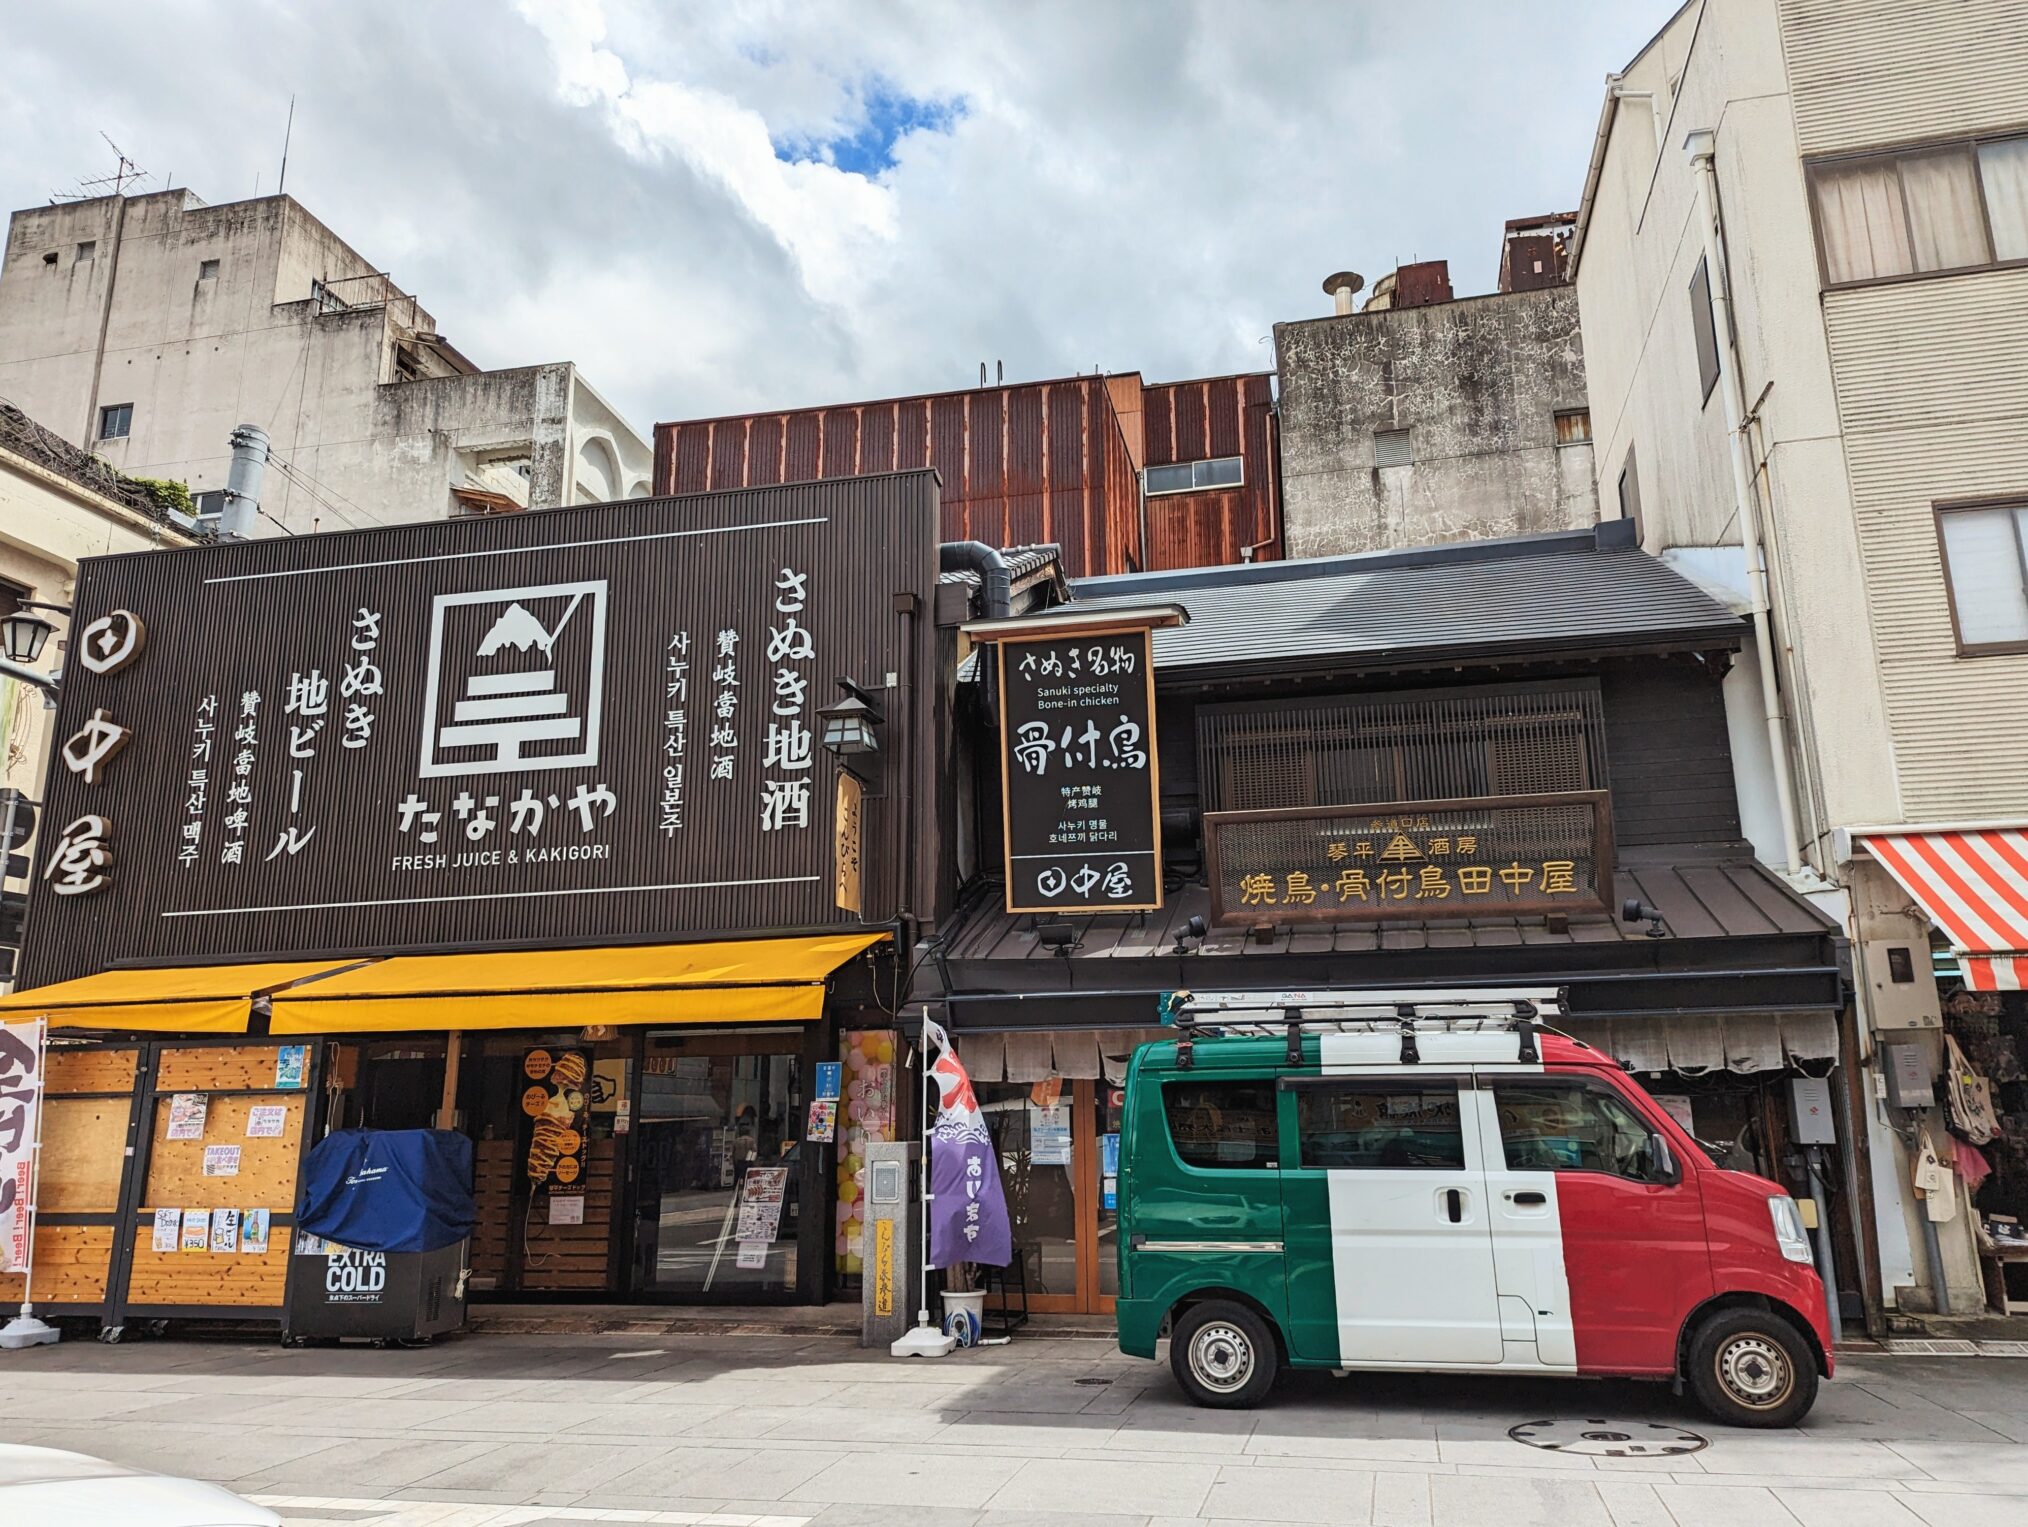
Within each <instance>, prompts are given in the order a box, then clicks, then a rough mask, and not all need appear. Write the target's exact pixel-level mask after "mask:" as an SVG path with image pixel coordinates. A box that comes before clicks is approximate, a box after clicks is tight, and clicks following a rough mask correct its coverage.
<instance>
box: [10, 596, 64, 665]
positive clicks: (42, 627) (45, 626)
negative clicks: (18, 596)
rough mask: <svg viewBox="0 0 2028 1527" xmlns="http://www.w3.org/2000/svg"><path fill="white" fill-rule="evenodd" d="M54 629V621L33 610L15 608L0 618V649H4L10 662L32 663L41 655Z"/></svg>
mask: <svg viewBox="0 0 2028 1527" xmlns="http://www.w3.org/2000/svg"><path fill="white" fill-rule="evenodd" d="M55 630H56V624H55V622H53V621H51V620H48V619H46V618H45V617H43V616H41V615H38V614H36V613H35V612H34V611H33V610H30V609H26V608H23V609H17V610H16V611H14V613H13V614H11V615H9V616H7V617H6V618H5V619H0V649H4V650H5V651H6V653H7V657H8V660H9V661H10V662H16V663H32V662H34V661H35V660H36V659H37V658H39V657H41V656H42V649H43V647H44V646H45V645H46V644H47V643H48V641H49V638H50V635H51V634H52V633H53V632H54V631H55Z"/></svg>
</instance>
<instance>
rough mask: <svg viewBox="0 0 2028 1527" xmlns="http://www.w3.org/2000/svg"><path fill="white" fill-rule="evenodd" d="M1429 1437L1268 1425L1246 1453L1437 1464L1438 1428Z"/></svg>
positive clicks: (1254, 1435)
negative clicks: (1291, 1430)
mask: <svg viewBox="0 0 2028 1527" xmlns="http://www.w3.org/2000/svg"><path fill="white" fill-rule="evenodd" d="M1429 1430H1430V1435H1429V1436H1426V1437H1399V1436H1394V1437H1389V1436H1380V1437H1376V1436H1371V1435H1367V1433H1366V1428H1364V1427H1357V1426H1355V1427H1347V1428H1345V1429H1344V1430H1343V1431H1342V1432H1340V1433H1337V1434H1327V1433H1323V1432H1319V1433H1315V1434H1309V1433H1301V1434H1295V1433H1289V1432H1285V1431H1281V1430H1279V1429H1278V1430H1275V1431H1272V1432H1270V1431H1269V1430H1268V1429H1267V1427H1266V1426H1265V1425H1263V1426H1262V1427H1261V1429H1260V1430H1258V1431H1256V1432H1255V1433H1254V1434H1253V1436H1251V1437H1249V1438H1248V1439H1247V1443H1246V1453H1247V1455H1248V1456H1249V1457H1253V1458H1263V1459H1266V1458H1275V1459H1304V1458H1308V1459H1317V1460H1320V1461H1321V1460H1324V1459H1341V1460H1345V1461H1349V1462H1392V1463H1431V1464H1433V1463H1438V1462H1440V1461H1441V1460H1440V1459H1439V1457H1438V1455H1437V1441H1436V1436H1435V1428H1433V1427H1432V1428H1430V1429H1429Z"/></svg>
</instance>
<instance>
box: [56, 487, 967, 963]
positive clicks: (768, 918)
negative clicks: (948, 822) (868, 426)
mask: <svg viewBox="0 0 2028 1527" xmlns="http://www.w3.org/2000/svg"><path fill="white" fill-rule="evenodd" d="M875 509H878V511H879V512H878V513H875V512H874V510H875ZM936 513H937V501H936V486H935V482H934V479H933V478H932V477H931V476H930V474H928V473H915V474H906V475H905V476H902V477H898V478H893V479H884V480H882V481H881V482H880V483H878V484H869V483H868V482H866V481H860V480H844V481H839V482H833V483H809V484H797V485H792V486H789V487H779V488H770V489H761V490H755V491H754V492H750V493H745V494H740V495H736V496H732V495H728V496H717V495H697V496H693V497H690V498H684V499H678V500H642V501H634V502H629V503H624V504H605V505H585V506H580V507H572V508H564V509H556V510H550V511H544V512H543V513H541V514H527V515H515V516H500V517H493V518H486V519H470V520H451V521H448V522H436V523H424V524H406V525H391V526H385V527H380V528H376V529H371V530H363V531H357V532H348V533H341V534H332V535H319V536H299V537H295V538H287V537H281V538H275V539H263V540H255V541H248V542H238V543H223V544H219V545H213V546H200V547H195V548H191V549H187V550H179V551H164V552H145V553H135V554H130V555H124V556H110V557H95V558H88V559H85V560H84V561H83V562H82V563H81V565H80V572H79V576H78V586H77V599H76V607H77V611H78V615H77V619H78V620H79V622H80V623H81V624H82V625H84V626H87V627H91V628H98V627H100V626H105V627H106V635H105V638H104V639H105V641H106V642H108V643H110V644H111V645H110V646H108V648H107V650H108V652H109V653H111V652H117V651H124V652H125V653H126V654H127V657H126V660H125V661H123V662H121V663H119V664H117V665H114V664H111V663H108V664H105V665H102V666H100V667H96V668H95V667H93V666H92V665H89V664H83V663H80V664H79V665H78V667H77V668H76V669H75V671H74V672H72V673H71V674H70V676H69V678H68V679H67V681H66V683H65V685H64V688H63V693H62V697H61V702H60V710H59V716H58V721H57V733H58V736H59V738H61V739H64V740H63V741H62V742H61V743H60V745H59V750H58V751H59V757H58V759H57V761H56V763H55V765H54V767H53V768H52V770H51V772H50V781H49V793H48V801H49V807H48V813H49V815H48V820H49V822H50V824H51V830H50V832H49V833H48V834H46V838H47V842H46V844H45V847H44V849H43V852H42V855H41V860H42V862H41V863H39V864H38V865H37V866H36V869H37V881H38V894H37V898H36V901H35V904H34V906H33V907H32V908H31V910H30V914H29V918H28V929H27V937H26V947H25V948H24V951H23V979H24V981H25V982H26V983H27V984H30V985H40V984H44V983H46V982H49V981H55V980H62V979H66V978H68V977H71V976H75V975H80V974H85V973H89V972H91V971H95V970H100V969H104V968H106V967H107V966H109V965H112V964H115V963H118V962H119V961H121V960H123V959H124V960H131V959H137V958H138V959H154V960H158V961H160V960H165V959H166V960H174V959H177V958H180V957H197V958H204V957H216V956H219V955H232V954H237V953H240V952H243V951H246V950H253V949H258V950H263V951H272V952H274V953H276V954H279V955H298V954H300V955H321V954H326V953H329V954H338V955H351V954H355V953H358V952H360V951H362V950H365V951H378V950H393V949H403V948H408V949H425V948H436V949H442V948H462V947H472V946H478V947H487V946H488V945H498V944H503V943H522V944H525V943H526V942H528V941H529V940H532V939H540V938H547V937H551V936H555V935H557V934H564V935H565V936H567V937H569V938H571V939H575V940H578V941H584V940H586V939H596V938H608V937H609V938H612V939H613V940H614V941H616V942H629V941H632V940H636V939H643V938H652V937H656V936H661V935H665V934H666V933H667V932H668V931H670V930H672V929H677V928H709V929H712V930H719V931H724V932H728V933H738V932H747V931H753V932H760V931H768V932H775V931H787V930H791V929H812V930H814V929H817V928H822V927H827V926H835V925H837V924H840V923H849V922H852V921H855V920H856V919H857V917H858V915H859V914H860V912H861V910H862V908H863V910H864V912H865V914H866V915H868V916H872V917H876V918H882V917H885V916H887V915H889V914H890V913H891V911H892V907H893V906H894V905H896V904H898V902H897V901H896V897H897V893H898V887H897V886H896V885H895V884H894V880H895V878H896V876H897V875H898V874H899V873H900V871H899V869H898V868H890V867H889V865H890V861H889V859H888V857H887V856H885V855H884V854H881V853H880V852H879V850H880V848H881V847H882V840H881V837H880V835H881V834H882V833H892V832H893V831H894V829H895V827H896V823H897V818H896V817H895V816H893V815H892V814H890V813H889V811H888V809H887V807H886V806H885V805H884V803H883V802H881V801H879V800H871V799H869V800H866V801H865V802H864V804H863V806H862V807H861V808H860V816H861V818H862V819H863V820H862V821H860V822H855V827H856V828H857V829H858V831H857V832H855V834H854V835H852V841H853V842H854V843H855V844H856V843H857V842H858V841H860V835H861V834H863V836H864V840H865V843H866V847H867V854H866V861H865V864H864V867H863V869H862V870H859V871H858V872H857V873H855V874H854V875H850V876H840V875H837V874H836V873H834V865H833V859H834V854H835V847H836V844H837V842H838V841H839V840H838V838H837V837H836V835H835V834H834V833H833V831H832V822H831V816H832V813H833V809H834V806H835V805H836V803H837V801H838V791H837V789H836V786H835V782H834V775H835V773H836V771H837V767H838V766H837V764H836V762H835V760H834V759H833V758H832V757H831V756H830V755H829V754H827V753H826V752H825V751H824V749H823V748H822V746H821V745H820V743H819V741H818V737H819V734H820V733H821V730H822V722H821V719H820V718H819V715H818V712H819V711H820V710H821V709H822V708H823V707H824V706H825V705H826V704H828V703H829V702H830V700H831V699H832V698H833V695H832V682H833V678H834V676H835V675H838V674H841V673H842V674H852V675H859V676H864V677H866V678H869V679H871V680H874V681H876V682H877V681H878V679H879V678H880V677H881V676H882V675H884V674H889V673H904V672H920V671H922V669H923V662H924V659H925V657H926V654H927V653H928V651H929V649H930V647H931V645H932V644H933V642H934V640H935V634H934V631H933V630H932V629H929V628H928V627H927V626H926V623H923V622H918V621H911V620H910V619H909V618H908V617H907V616H906V615H905V614H902V613H898V612H897V610H896V608H895V606H894V603H893V601H892V599H891V598H890V593H891V592H900V591H908V592H912V593H914V594H915V595H917V597H918V599H919V600H920V601H922V602H925V603H926V602H927V601H928V600H930V599H931V598H932V597H933V591H934V588H935V582H936V576H937V575H936V544H937V529H936ZM144 625H145V629H146V632H147V640H146V643H145V645H143V644H141V643H140V641H139V638H138V633H139V631H140V630H141V629H142V627H143V626H144ZM905 732H906V729H905V728H903V727H900V726H896V727H891V728H889V735H888V736H887V737H886V738H885V739H884V741H885V743H886V744H887V746H889V747H890V748H893V749H896V750H899V751H901V752H906V750H907V749H908V747H909V746H910V745H911V742H912V738H911V737H909V736H907V735H905ZM902 767H904V768H905V767H906V764H903V765H902ZM848 879H849V880H851V881H852V895H851V896H849V897H845V898H843V904H842V905H841V896H840V886H841V884H842V883H843V882H844V881H845V880H848ZM616 892H638V893H641V894H612V893H616Z"/></svg>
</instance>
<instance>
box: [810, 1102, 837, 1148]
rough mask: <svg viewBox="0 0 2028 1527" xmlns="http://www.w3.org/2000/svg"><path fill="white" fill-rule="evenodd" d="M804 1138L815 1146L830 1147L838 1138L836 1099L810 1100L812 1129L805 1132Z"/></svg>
mask: <svg viewBox="0 0 2028 1527" xmlns="http://www.w3.org/2000/svg"><path fill="white" fill-rule="evenodd" d="M804 1138H805V1139H807V1140H809V1141H810V1142H811V1143H812V1144H813V1145H829V1144H830V1143H831V1142H832V1141H833V1140H835V1139H837V1138H838V1100H837V1099H836V1098H812V1099H811V1100H810V1127H809V1128H808V1129H807V1130H805V1131H804Z"/></svg>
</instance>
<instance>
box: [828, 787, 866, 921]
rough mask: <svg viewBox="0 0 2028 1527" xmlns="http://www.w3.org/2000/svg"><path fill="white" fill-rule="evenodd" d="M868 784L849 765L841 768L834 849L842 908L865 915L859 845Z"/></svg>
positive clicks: (833, 878)
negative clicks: (847, 767) (861, 782)
mask: <svg viewBox="0 0 2028 1527" xmlns="http://www.w3.org/2000/svg"><path fill="white" fill-rule="evenodd" d="M865 794H866V787H865V786H863V785H862V784H860V783H859V776H858V775H856V774H854V773H852V772H851V771H850V770H848V769H840V770H839V771H838V804H837V810H836V811H834V812H833V813H832V817H831V822H832V829H831V830H832V832H833V833H834V834H835V835H836V842H835V844H834V845H833V847H832V851H831V865H832V869H831V881H832V896H833V899H834V900H835V901H836V903H837V905H838V907H839V908H840V910H842V911H846V912H850V913H852V914H853V915H854V916H858V917H863V916H864V915H865V912H866V906H865V901H866V893H865V890H864V887H863V886H862V884H861V877H860V864H859V845H860V822H861V816H862V810H863V802H864V799H865Z"/></svg>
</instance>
